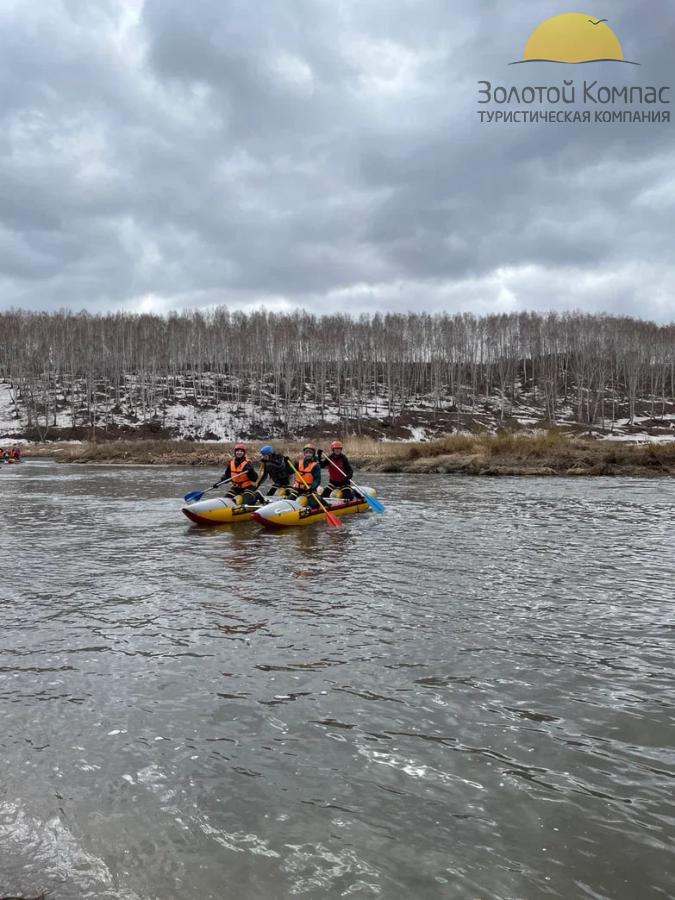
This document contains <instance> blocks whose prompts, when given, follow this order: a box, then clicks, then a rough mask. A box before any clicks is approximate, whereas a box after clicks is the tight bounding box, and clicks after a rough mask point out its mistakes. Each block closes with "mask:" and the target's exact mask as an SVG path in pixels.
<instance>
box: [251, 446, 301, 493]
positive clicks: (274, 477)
mask: <svg viewBox="0 0 675 900" xmlns="http://www.w3.org/2000/svg"><path fill="white" fill-rule="evenodd" d="M260 459H261V460H262V469H261V472H260V477H259V478H258V483H257V485H256V487H257V488H260V485H261V484H262V483H263V481H265V479H266V478H269V479H270V481H271V482H272V484H271V485H270V488H269V490H268V491H267V496H268V497H273V496H274V495H275V494H279V495H280V496H283V495H284V494H285V493H286V490H284V488H286V489H287V488H289V487H290V484H291V478H292V477H293V469H292V467H291V464H290V461H289V459H288V457H287V456H284V455H283V454H281V453H279V452H278V451H277V450H275V449H274V447H272V446H271V444H265V446H264V447H261V448H260Z"/></svg>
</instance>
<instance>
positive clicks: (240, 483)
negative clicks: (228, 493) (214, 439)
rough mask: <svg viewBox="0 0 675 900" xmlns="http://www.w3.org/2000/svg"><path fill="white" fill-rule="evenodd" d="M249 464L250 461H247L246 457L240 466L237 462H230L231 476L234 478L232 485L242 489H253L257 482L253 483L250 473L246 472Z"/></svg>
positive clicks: (232, 460)
mask: <svg viewBox="0 0 675 900" xmlns="http://www.w3.org/2000/svg"><path fill="white" fill-rule="evenodd" d="M249 464H250V460H248V459H246V457H244V458H243V459H242V461H241V462H240V463H239V464H238V465H237V462H236V460H234V459H231V460H230V476H231V478H232V484H234V485H236V486H237V487H240V488H250V487H253V485H254V484H255V482H254V481H251V479H250V478H249V475H248V472H245V471H244V469H245V468H246V466H248V465H249Z"/></svg>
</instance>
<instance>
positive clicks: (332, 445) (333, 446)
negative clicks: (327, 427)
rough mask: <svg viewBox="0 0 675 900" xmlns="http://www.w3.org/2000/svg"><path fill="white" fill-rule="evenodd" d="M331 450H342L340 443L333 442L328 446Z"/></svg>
mask: <svg viewBox="0 0 675 900" xmlns="http://www.w3.org/2000/svg"><path fill="white" fill-rule="evenodd" d="M330 449H331V450H342V441H333V443H332V444H331V445H330Z"/></svg>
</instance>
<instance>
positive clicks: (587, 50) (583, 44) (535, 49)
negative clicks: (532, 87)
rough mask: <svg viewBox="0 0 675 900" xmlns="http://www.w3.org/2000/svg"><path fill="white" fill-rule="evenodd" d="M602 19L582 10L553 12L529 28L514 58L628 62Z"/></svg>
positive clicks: (581, 61) (523, 60)
mask: <svg viewBox="0 0 675 900" xmlns="http://www.w3.org/2000/svg"><path fill="white" fill-rule="evenodd" d="M606 23H607V19H596V18H594V17H593V16H587V15H585V14H584V13H563V14H562V15H560V16H553V18H551V19H547V20H546V21H545V22H542V24H541V25H540V26H539V27H538V28H536V29H535V30H534V31H533V32H532V34H531V36H530V39H529V41H528V42H527V46H526V47H525V53H524V54H523V58H522V59H521V60H518V62H557V63H588V62H605V61H612V62H628V60H625V59H624V58H623V50H622V49H621V44H620V42H619V39H618V37H617V36H616V35H615V34H614V32H613V31H612V29H611V28H610V27H609V25H607V24H606ZM633 65H638V63H633Z"/></svg>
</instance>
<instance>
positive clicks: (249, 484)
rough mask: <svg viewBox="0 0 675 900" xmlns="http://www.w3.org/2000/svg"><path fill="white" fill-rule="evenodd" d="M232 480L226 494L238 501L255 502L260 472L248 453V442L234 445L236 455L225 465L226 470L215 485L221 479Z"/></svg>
mask: <svg viewBox="0 0 675 900" xmlns="http://www.w3.org/2000/svg"><path fill="white" fill-rule="evenodd" d="M227 480H229V481H230V487H229V490H228V492H227V494H226V495H225V496H226V497H230V498H231V499H233V500H236V501H237V503H255V502H256V496H255V488H256V485H257V483H258V473H257V472H256V470H255V468H254V467H253V463H252V462H251V460H250V459H249V458H248V456H247V455H246V444H235V445H234V456H233V457H232V459H230V460H229V462H228V463H227V465H226V466H225V471H224V472H223V474H222V475H221V477H220V478H219V480H218V481H217V482H216V484H214V485H213V486H214V487H216V486H217V485H218V482H219V481H227Z"/></svg>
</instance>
